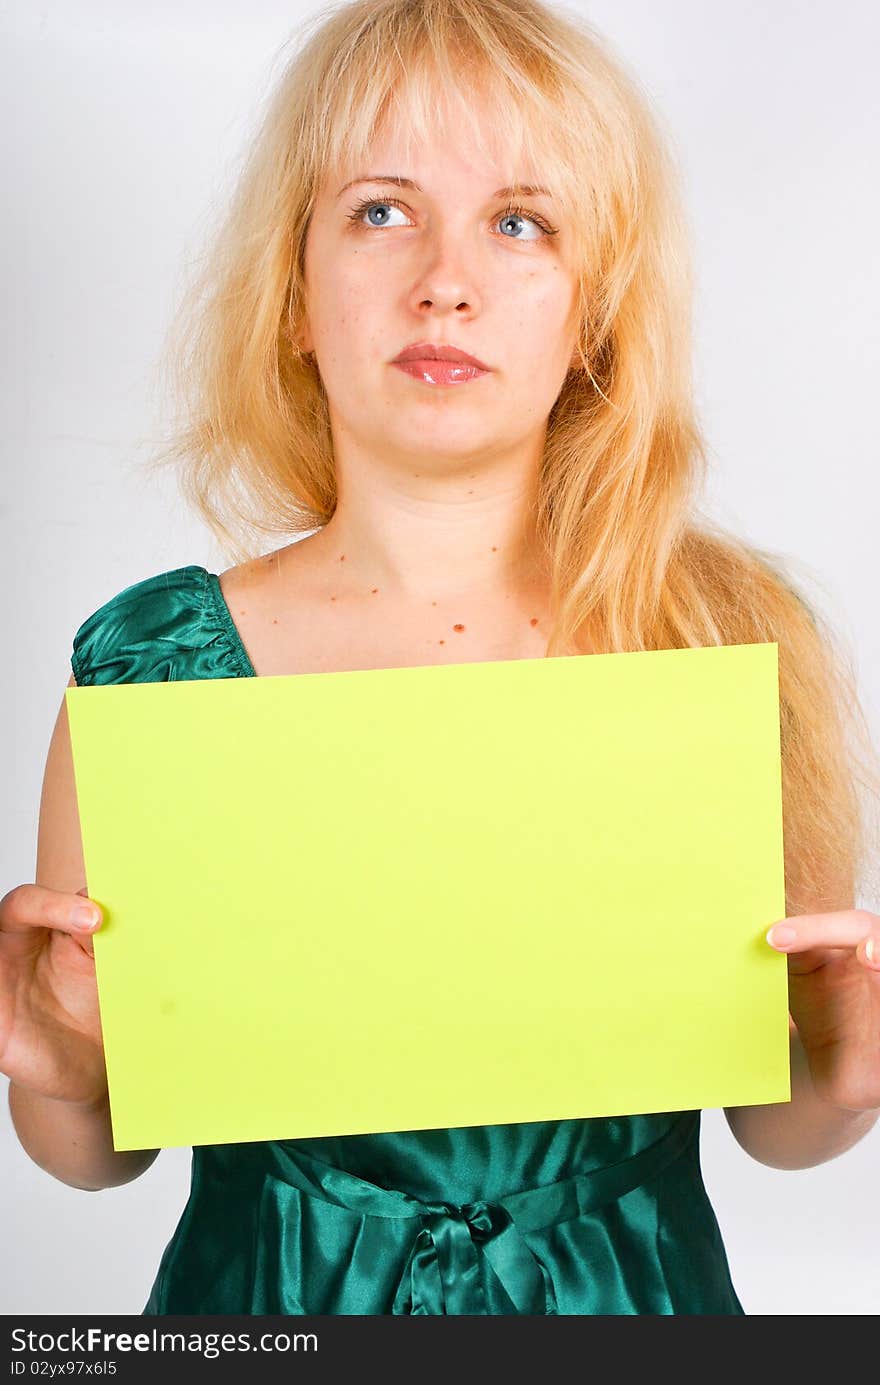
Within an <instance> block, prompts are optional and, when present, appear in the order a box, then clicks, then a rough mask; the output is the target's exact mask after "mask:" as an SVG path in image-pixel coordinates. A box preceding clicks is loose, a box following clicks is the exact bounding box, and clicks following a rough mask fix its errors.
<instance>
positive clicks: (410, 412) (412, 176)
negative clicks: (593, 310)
mask: <svg viewBox="0 0 880 1385" xmlns="http://www.w3.org/2000/svg"><path fill="white" fill-rule="evenodd" d="M447 128H448V127H447ZM398 147H399V146H398V144H397V142H396V141H395V139H394V137H393V135H391V134H389V135H385V136H383V137H382V138H381V139H377V141H376V142H375V144H374V146H373V150H372V153H371V155H370V159H369V166H368V167H364V168H358V169H353V170H345V172H344V173H343V174H340V175H338V176H337V177H335V178H333V179H328V180H327V181H326V183H325V185H324V186H323V188H322V189H321V190H320V193H319V195H318V197H317V200H316V205H315V207H314V210H313V215H312V218H311V221H310V224H309V229H308V234H307V240H306V247H305V283H306V317H305V319H304V322H303V326H302V328H301V331H300V333H299V334H298V337H297V340H298V342H299V344H300V346H301V347H302V348H303V349H304V350H307V351H314V353H315V357H316V360H317V365H318V369H319V371H320V374H321V378H322V381H323V384H324V388H325V391H326V394H327V397H328V404H329V410H330V417H331V424H332V429H333V435H334V446H335V449H336V452H337V457H340V455H341V457H342V459H343V460H344V458H345V454H346V444H347V443H348V445H349V447H350V448H354V450H356V451H361V450H364V449H365V450H366V451H367V453H368V454H370V455H372V456H374V457H375V458H376V459H377V460H379V461H381V463H382V465H384V466H391V467H402V468H411V466H412V463H413V462H414V461H415V462H416V463H417V466H418V467H419V468H421V472H420V474H421V475H425V474H426V473H429V472H430V471H431V470H432V469H433V470H434V471H435V472H436V474H438V475H439V474H444V473H449V472H450V471H452V470H454V469H455V467H456V464H457V463H458V464H460V465H461V466H462V468H463V467H464V466H465V465H466V464H473V463H474V462H475V461H477V460H479V459H480V458H481V457H482V458H483V459H485V460H489V459H491V458H492V457H493V456H503V455H508V456H509V455H510V453H511V450H515V451H519V450H521V449H522V448H523V447H524V446H525V447H527V448H528V450H529V454H530V455H540V448H541V446H542V444H543V438H544V434H545V429H546V421H547V416H548V414H549V412H550V409H551V408H552V406H553V403H554V401H555V400H556V398H557V396H558V394H559V391H560V389H561V386H562V383H563V381H564V379H565V375H566V372H567V370H568V368H569V366H571V365H572V364H574V356H573V353H574V350H575V346H576V341H577V323H576V320H575V293H576V281H575V277H574V275H573V273H572V271H571V269H570V267H569V266H568V264H567V260H568V256H567V254H566V248H567V242H566V230H565V227H564V226H562V225H560V224H559V220H558V217H557V214H556V207H555V204H554V201H553V199H552V196H551V197H548V196H546V195H533V196H528V197H525V196H521V197H518V198H517V197H514V198H510V197H509V196H508V195H507V194H506V193H504V192H499V189H500V188H501V186H502V184H503V183H505V182H506V181H507V180H506V179H505V177H504V175H503V172H501V171H500V166H499V165H486V164H484V163H478V162H476V161H475V160H474V159H472V158H470V157H469V156H468V151H467V149H466V148H463V147H461V146H460V145H459V144H458V143H457V141H456V140H454V139H446V138H443V137H440V136H438V137H437V138H436V141H435V142H434V143H432V144H431V146H430V147H423V148H421V149H420V150H419V152H418V155H417V157H416V158H415V162H414V163H412V162H407V161H406V160H405V159H404V158H403V157H402V156H401V155H400V154H399V153H398ZM528 172H531V170H529V171H528ZM517 173H518V176H519V178H520V180H521V182H523V183H524V182H526V181H527V177H526V172H524V171H523V170H517ZM379 175H395V176H397V177H399V178H401V179H409V180H411V181H412V183H414V184H417V186H410V185H405V186H399V185H396V184H392V183H389V182H387V181H382V178H381V176H379ZM352 179H355V180H356V181H354V182H351V185H350V186H347V187H343V184H344V183H349V182H350V180H352ZM533 181H535V182H540V183H542V184H544V185H545V186H547V185H548V184H549V183H552V176H550V177H549V178H547V177H539V178H535V179H534V180H533ZM391 199H395V200H394V201H392V200H391ZM511 202H512V203H513V204H514V205H519V206H520V207H521V208H522V215H514V216H507V215H506V214H505V209H506V207H507V206H508V205H509V204H510V203H511ZM368 203H369V204H372V205H371V206H370V205H362V204H368ZM551 231H555V232H556V234H550V232H551ZM426 341H427V342H430V343H432V344H434V345H448V346H453V347H458V348H460V349H461V350H462V351H466V352H468V353H469V354H470V355H472V356H475V357H477V358H478V359H479V360H480V361H482V362H484V363H485V364H486V365H487V366H489V367H490V369H489V370H488V371H487V372H486V373H485V374H481V375H479V376H478V377H477V378H475V379H470V380H467V381H466V382H464V383H431V382H430V380H431V378H433V379H435V380H439V379H440V372H439V371H437V370H436V369H435V371H434V372H433V373H432V372H430V371H429V378H428V379H425V378H420V377H419V376H418V375H415V374H410V373H407V372H405V371H403V370H401V369H400V368H399V367H398V366H396V365H394V364H392V362H393V361H394V358H395V357H396V356H397V355H398V353H399V352H401V351H402V350H404V348H406V347H408V346H410V345H412V344H413V343H422V342H426Z"/></svg>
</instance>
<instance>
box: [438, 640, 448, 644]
mask: <svg viewBox="0 0 880 1385" xmlns="http://www.w3.org/2000/svg"><path fill="white" fill-rule="evenodd" d="M437 643H438V644H445V643H446V641H445V640H438V641H437Z"/></svg>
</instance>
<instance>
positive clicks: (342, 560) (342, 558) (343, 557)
mask: <svg viewBox="0 0 880 1385" xmlns="http://www.w3.org/2000/svg"><path fill="white" fill-rule="evenodd" d="M339 561H340V562H341V563H344V562H345V554H344V553H343V554H342V556H341V557H340V559H339Z"/></svg>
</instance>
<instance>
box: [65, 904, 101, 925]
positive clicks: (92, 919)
mask: <svg viewBox="0 0 880 1385" xmlns="http://www.w3.org/2000/svg"><path fill="white" fill-rule="evenodd" d="M98 917H99V916H98V914H96V913H95V910H94V909H90V908H89V907H88V905H86V904H81V905H79V906H78V907H77V908H75V909H73V910H71V914H70V921H71V923H75V924H76V926H77V928H94V926H95V924H96V923H97V922H98Z"/></svg>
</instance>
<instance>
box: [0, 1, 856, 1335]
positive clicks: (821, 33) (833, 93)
mask: <svg viewBox="0 0 880 1385" xmlns="http://www.w3.org/2000/svg"><path fill="white" fill-rule="evenodd" d="M310 8H312V7H311V6H303V5H301V4H295V3H282V2H281V0H249V3H248V5H247V6H244V7H242V6H240V5H237V4H232V3H230V0H173V3H172V0H152V3H151V5H150V6H149V7H145V6H135V5H134V4H132V3H127V4H123V5H120V4H119V3H118V0H75V3H71V0H41V3H40V4H38V5H34V4H32V3H30V0H14V2H13V3H7V4H5V5H3V6H2V7H0V34H2V38H3V44H2V57H0V64H2V66H0V90H2V93H3V96H2V100H3V118H2V120H0V131H2V139H3V142H4V149H3V163H4V182H5V193H6V196H5V199H4V200H5V212H4V216H3V219H2V222H0V238H2V251H3V255H2V271H0V272H2V277H3V285H4V301H5V310H4V318H5V321H4V330H3V348H2V349H3V370H2V382H0V388H2V392H3V420H4V422H3V429H2V439H3V442H2V446H3V452H4V457H3V478H4V487H3V495H2V497H0V515H2V543H0V563H2V590H3V592H4V593H5V596H6V600H5V602H4V606H3V624H2V637H3V649H4V654H5V661H6V669H7V676H6V681H5V683H4V684H3V689H2V693H0V697H2V723H0V724H2V742H0V744H2V752H3V781H4V784H5V786H6V793H5V794H4V797H3V809H2V812H3V816H2V832H0V894H2V893H3V892H4V891H5V890H7V889H9V888H11V886H12V885H13V884H16V883H18V882H20V881H26V880H32V879H33V874H34V863H35V849H36V831H37V819H38V809H39V795H40V784H41V780H42V772H43V765H44V761H45V754H46V749H47V745H48V739H49V735H50V732H51V728H52V725H53V723H54V720H55V716H56V714H57V711H58V707H59V703H60V700H61V697H62V693H63V689H64V685H65V683H66V681H67V678H68V676H69V672H70V669H69V663H68V660H69V653H70V643H71V639H72V636H73V633H74V631H75V630H76V628H77V627H78V626H79V624H80V623H81V622H82V620H83V619H84V618H85V616H86V615H88V614H89V613H90V612H91V611H93V610H94V609H95V608H96V607H97V606H98V605H100V604H101V603H102V602H103V601H105V600H106V599H107V598H108V597H109V596H111V595H112V594H113V593H115V592H117V591H119V590H120V589H121V588H122V587H124V586H127V585H128V584H130V583H132V582H135V581H138V580H140V579H141V578H143V577H146V576H149V575H151V574H153V573H156V572H160V571H163V570H165V569H168V568H171V567H176V566H179V565H181V564H184V563H190V562H196V563H204V564H205V565H206V566H208V567H209V568H212V569H213V570H214V571H217V570H220V568H222V567H223V566H226V565H227V564H226V563H225V562H222V561H220V555H219V554H218V553H217V551H216V550H215V546H214V544H213V542H212V540H211V539H210V536H209V535H208V534H207V533H206V532H203V530H202V528H201V526H200V525H199V524H198V523H197V521H196V520H195V519H194V518H193V517H191V516H189V515H188V514H187V513H185V511H184V509H183V503H182V501H181V500H180V499H179V497H178V496H177V494H176V493H175V491H174V489H173V484H172V482H171V480H170V478H167V480H166V482H164V483H159V482H157V481H148V480H146V479H145V478H144V477H143V476H142V475H141V474H140V472H139V468H140V464H141V461H142V460H143V459H145V458H146V457H148V456H149V455H151V452H152V450H153V443H152V440H153V438H154V437H155V436H156V435H157V433H158V431H159V430H161V428H162V427H163V426H164V421H165V420H164V417H163V414H162V400H161V398H160V397H159V394H158V390H157V386H156V379H157V377H156V367H157V364H158V358H159V353H160V350H161V345H162V338H163V333H164V331H165V329H166V326H167V323H168V320H169V317H170V314H171V310H172V306H173V304H174V302H175V301H176V296H177V292H178V288H179V284H180V281H181V276H182V275H183V274H184V273H185V268H186V261H187V258H188V257H189V256H190V255H192V254H194V253H195V252H196V251H197V250H198V248H199V243H200V242H199V237H200V232H201V227H202V225H203V223H204V218H205V217H206V216H207V215H208V212H209V208H210V206H211V205H212V204H213V202H214V201H215V200H216V199H217V198H218V197H219V198H222V196H223V194H224V191H225V190H226V188H227V187H228V180H229V177H230V174H231V171H232V167H233V164H234V162H235V160H236V159H237V158H238V156H239V154H240V151H241V149H242V147H243V145H244V142H245V141H246V139H247V137H248V134H249V132H250V130H251V129H252V125H253V121H254V119H255V118H256V114H257V110H258V107H259V105H260V103H261V101H262V100H263V99H264V97H265V94H266V92H267V91H268V89H269V87H270V85H271V82H272V80H273V78H274V75H275V73H276V72H277V69H278V67H279V66H280V58H279V57H278V56H277V55H278V52H279V49H280V48H281V45H282V44H283V43H284V42H285V40H286V39H287V37H288V35H289V33H290V29H291V26H292V24H293V23H295V22H296V19H297V17H298V15H299V14H301V13H302V12H303V11H304V10H305V9H310ZM571 8H582V9H583V10H584V11H585V12H586V13H587V15H588V17H589V18H591V19H592V20H593V22H594V23H596V24H597V25H598V26H599V27H600V28H601V29H602V30H603V32H604V33H605V34H606V35H607V36H608V37H609V38H610V39H611V40H612V42H613V43H614V44H615V45H616V46H617V47H618V50H619V51H620V53H621V54H622V55H623V57H624V59H625V60H626V61H627V62H628V63H629V64H630V65H631V66H632V67H633V68H634V69H635V71H636V72H637V74H638V75H639V77H640V78H641V80H642V82H643V84H644V85H645V86H646V87H647V88H648V90H649V92H650V94H651V95H652V97H653V99H654V101H655V103H656V105H657V106H658V107H659V109H660V113H661V117H662V118H663V119H664V121H665V123H666V126H667V128H668V130H669V131H670V134H671V137H672V138H673V140H674V142H675V144H676V147H677V149H678V152H679V155H680V157H681V160H682V163H683V165H684V168H685V173H686V179H687V191H688V205H689V210H690V215H691V221H692V226H693V234H694V238H695V242H696V250H697V265H698V273H699V295H698V302H697V314H696V325H697V342H696V348H697V349H696V369H697V389H698V402H699V407H700V412H701V418H702V420H703V423H704V425H705V428H706V430H707V433H708V437H709V441H710V443H711V446H712V456H713V472H712V478H711V482H710V486H709V491H708V494H707V499H706V501H705V508H706V509H707V510H708V511H709V512H710V513H712V514H713V515H714V516H716V517H717V518H719V519H720V520H721V521H722V522H723V523H725V524H726V525H727V526H728V527H730V528H732V529H734V530H735V531H736V532H738V533H741V534H743V535H745V536H746V537H747V538H749V539H751V540H753V541H754V542H756V543H758V544H760V545H761V546H762V547H764V548H767V549H770V550H771V551H773V552H776V553H780V554H784V555H786V556H787V557H789V558H791V559H792V560H793V562H794V563H795V564H796V570H797V571H798V572H799V573H801V574H802V575H803V576H804V577H805V579H807V580H808V581H809V580H810V579H812V583H813V584H812V586H811V587H810V590H811V592H812V595H813V597H814V599H817V600H819V601H820V603H821V605H822V606H823V608H824V609H825V610H826V612H828V613H829V614H830V615H831V616H832V617H833V618H834V620H835V621H836V623H837V626H838V628H840V629H841V630H842V631H843V634H844V636H845V638H846V639H847V640H849V641H850V643H851V645H852V647H853V649H854V652H855V656H856V660H857V667H858V670H859V678H860V688H861V692H862V696H863V699H864V701H865V704H866V706H867V708H868V711H869V715H870V717H871V720H872V726H873V729H874V733H875V735H880V634H878V621H877V575H878V566H877V537H876V524H877V516H878V499H880V487H878V480H877V472H878V462H880V450H878V444H877V423H876V390H877V378H878V374H880V340H878V323H880V301H878V300H880V283H878V278H880V267H878V266H880V262H878V256H877V249H876V226H877V220H878V214H880V206H878V184H877V177H876V166H877V153H878V151H877V131H878V129H880V110H878V106H880V90H878V85H877V82H876V54H877V51H878V46H880V10H878V8H877V6H876V5H874V4H869V3H868V0H864V2H863V3H857V2H856V0H842V2H841V3H838V4H837V5H835V6H833V7H832V8H831V9H830V10H829V8H828V7H827V5H820V4H818V3H812V2H811V3H807V2H806V0H801V3H792V0H774V3H773V5H772V6H770V5H766V4H763V3H762V4H759V3H754V0H741V3H740V4H738V5H736V6H733V5H727V6H721V5H717V4H713V5H706V4H703V3H700V2H699V0H666V3H664V4H663V5H656V4H653V3H651V0H602V3H594V4H585V5H581V6H580V7H578V6H577V5H576V4H572V6H571ZM272 546H276V545H272ZM860 902H861V903H862V904H863V905H864V906H865V907H868V908H874V909H877V908H878V907H880V902H878V901H876V900H873V901H872V900H868V899H863V900H861V901H860ZM5 1087H6V1083H5V1080H4V1081H3V1089H4V1090H3V1100H2V1105H0V1156H2V1176H0V1217H2V1240H3V1244H4V1249H5V1253H4V1254H3V1256H2V1257H0V1312H2V1313H7V1314H12V1313H54V1312H59V1313H62V1312H63V1313H87V1312H108V1313H125V1312H140V1310H141V1308H142V1307H143V1304H144V1302H145V1301H146V1296H147V1293H148V1291H149V1287H150V1285H151V1284H152V1281H153V1277H154V1274H155V1271H156V1268H157V1266H158V1262H159V1258H160V1255H161V1252H162V1250H163V1248H164V1246H165V1243H166V1242H167V1240H168V1239H169V1237H170V1235H171V1233H172V1230H173V1228H174V1226H175V1224H176V1221H177V1217H178V1215H179V1213H180V1210H181V1209H182V1207H183V1203H184V1201H185V1199H186V1194H187V1189H188V1179H189V1158H190V1154H189V1150H188V1149H173V1150H167V1151H164V1152H163V1153H162V1155H160V1157H159V1159H158V1160H157V1161H156V1163H155V1164H154V1165H153V1167H152V1168H151V1169H150V1170H149V1171H148V1172H147V1173H146V1174H145V1175H144V1176H143V1177H142V1178H141V1179H139V1180H137V1181H136V1182H135V1183H133V1184H129V1185H127V1186H125V1187H122V1188H118V1189H108V1190H105V1191H103V1192H101V1193H98V1194H87V1193H83V1192H79V1191H77V1190H75V1189H72V1188H69V1187H66V1186H65V1185H63V1184H61V1183H59V1182H57V1181H56V1180H54V1179H53V1178H51V1177H49V1176H48V1175H47V1174H45V1173H43V1172H42V1171H41V1170H40V1169H39V1168H37V1167H36V1165H34V1164H33V1163H32V1162H31V1161H30V1160H29V1159H28V1157H27V1156H26V1155H25V1154H24V1152H23V1151H22V1149H21V1147H20V1146H19V1144H18V1141H17V1139H16V1137H15V1134H14V1132H13V1130H12V1126H11V1122H10V1121H9V1118H8V1112H7V1110H6V1101H5ZM702 1151H703V1167H704V1176H705V1180H706V1185H707V1188H708V1191H709V1195H710V1197H711V1198H712V1201H713V1203H714V1206H715V1209H716V1213H717V1215H718V1219H719V1222H720V1224H721V1228H722V1231H723V1234H724V1237H725V1241H726V1244H727V1247H728V1254H729V1258H730V1263H731V1269H732V1273H733V1279H734V1283H735V1285H736V1286H737V1289H738V1292H739V1295H740V1298H741V1299H742V1302H743V1305H744V1307H745V1309H746V1311H747V1313H749V1314H780V1313H783V1314H801V1313H806V1314H825V1313H833V1314H875V1313H876V1312H877V1308H878V1304H880V1251H878V1245H880V1200H878V1197H877V1168H878V1155H880V1127H875V1129H874V1131H872V1133H871V1134H870V1135H869V1136H868V1137H867V1138H866V1139H865V1140H864V1141H863V1142H862V1143H861V1144H860V1145H858V1146H857V1147H856V1148H855V1149H854V1150H851V1151H850V1152H848V1153H847V1154H845V1155H843V1156H841V1157H840V1158H839V1159H836V1160H832V1161H830V1162H829V1163H826V1164H824V1165H821V1166H819V1167H817V1168H812V1169H805V1170H799V1171H797V1172H783V1171H780V1170H773V1169H768V1168H765V1167H763V1166H762V1165H760V1164H758V1163H756V1162H755V1161H754V1160H752V1159H751V1158H750V1157H749V1156H748V1155H746V1154H745V1153H744V1152H743V1151H742V1150H741V1149H740V1148H739V1146H738V1145H736V1143H735V1142H734V1140H733V1138H732V1136H731V1134H730V1132H729V1131H728V1129H727V1125H726V1123H725V1121H724V1117H723V1114H722V1112H721V1111H720V1110H710V1111H707V1112H705V1113H704V1116H703V1137H702Z"/></svg>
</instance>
